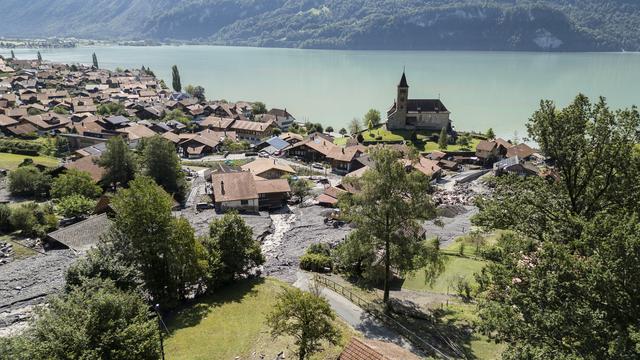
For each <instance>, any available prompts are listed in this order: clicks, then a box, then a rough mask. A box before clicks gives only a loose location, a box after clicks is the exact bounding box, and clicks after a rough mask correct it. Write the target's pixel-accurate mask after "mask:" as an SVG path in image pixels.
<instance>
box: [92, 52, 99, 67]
mask: <svg viewBox="0 0 640 360" xmlns="http://www.w3.org/2000/svg"><path fill="white" fill-rule="evenodd" d="M92 58H93V67H94V68H96V69H99V68H100V66H98V56H97V55H96V53H93V56H92Z"/></svg>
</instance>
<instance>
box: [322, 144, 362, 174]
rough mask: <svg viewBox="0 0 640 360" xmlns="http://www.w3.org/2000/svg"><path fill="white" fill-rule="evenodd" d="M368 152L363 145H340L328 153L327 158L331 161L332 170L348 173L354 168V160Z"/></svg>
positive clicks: (338, 172)
mask: <svg viewBox="0 0 640 360" xmlns="http://www.w3.org/2000/svg"><path fill="white" fill-rule="evenodd" d="M365 152H366V148H365V147H364V146H362V145H358V146H350V147H346V148H345V147H339V146H336V147H334V148H332V149H331V151H330V152H329V153H328V154H327V160H329V161H330V162H331V170H332V171H333V172H335V173H337V174H347V173H349V172H351V171H352V170H354V168H355V167H356V166H354V161H355V159H356V158H358V157H360V155H362V154H364V153H365Z"/></svg>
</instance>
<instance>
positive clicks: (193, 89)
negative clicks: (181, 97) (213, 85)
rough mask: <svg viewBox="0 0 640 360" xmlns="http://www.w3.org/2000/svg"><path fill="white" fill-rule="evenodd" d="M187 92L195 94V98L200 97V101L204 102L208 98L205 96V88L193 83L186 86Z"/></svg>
mask: <svg viewBox="0 0 640 360" xmlns="http://www.w3.org/2000/svg"><path fill="white" fill-rule="evenodd" d="M184 91H186V92H187V94H189V95H191V96H193V97H194V98H196V99H198V101H200V102H203V101H205V100H206V98H205V96H204V88H203V87H202V86H193V85H187V87H186V88H185V90H184Z"/></svg>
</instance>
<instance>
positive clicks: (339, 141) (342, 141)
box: [333, 136, 349, 146]
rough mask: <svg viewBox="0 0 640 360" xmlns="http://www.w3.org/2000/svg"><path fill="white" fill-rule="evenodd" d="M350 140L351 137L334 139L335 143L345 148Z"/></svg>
mask: <svg viewBox="0 0 640 360" xmlns="http://www.w3.org/2000/svg"><path fill="white" fill-rule="evenodd" d="M348 139H349V137H347V136H343V137H337V138H334V139H333V143H334V144H336V145H339V146H344V145H347V140H348Z"/></svg>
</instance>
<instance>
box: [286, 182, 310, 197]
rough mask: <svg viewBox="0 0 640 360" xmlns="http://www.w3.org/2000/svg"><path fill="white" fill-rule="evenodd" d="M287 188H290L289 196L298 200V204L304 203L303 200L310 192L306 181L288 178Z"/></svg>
mask: <svg viewBox="0 0 640 360" xmlns="http://www.w3.org/2000/svg"><path fill="white" fill-rule="evenodd" d="M288 180H289V186H290V187H291V195H293V196H296V197H298V198H299V199H300V202H303V201H304V198H305V197H307V196H308V195H309V193H310V192H311V188H312V186H311V184H310V183H309V182H308V181H307V180H306V179H300V178H294V177H289V178H288Z"/></svg>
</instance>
